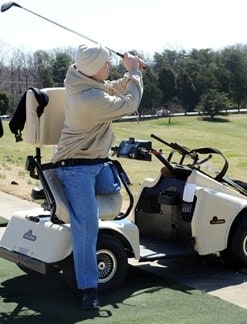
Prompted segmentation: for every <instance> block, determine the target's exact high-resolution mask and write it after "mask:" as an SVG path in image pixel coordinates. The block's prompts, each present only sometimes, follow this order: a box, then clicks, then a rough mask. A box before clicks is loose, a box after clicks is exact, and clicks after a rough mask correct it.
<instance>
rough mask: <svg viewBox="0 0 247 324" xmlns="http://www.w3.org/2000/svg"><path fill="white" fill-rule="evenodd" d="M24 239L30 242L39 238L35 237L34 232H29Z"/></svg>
mask: <svg viewBox="0 0 247 324" xmlns="http://www.w3.org/2000/svg"><path fill="white" fill-rule="evenodd" d="M23 238H24V239H26V240H29V241H36V238H37V236H35V235H33V232H32V230H29V231H28V232H27V233H25V234H24V235H23Z"/></svg>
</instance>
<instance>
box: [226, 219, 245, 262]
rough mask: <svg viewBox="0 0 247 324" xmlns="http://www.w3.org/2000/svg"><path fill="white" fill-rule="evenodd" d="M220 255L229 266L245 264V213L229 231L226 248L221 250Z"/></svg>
mask: <svg viewBox="0 0 247 324" xmlns="http://www.w3.org/2000/svg"><path fill="white" fill-rule="evenodd" d="M221 256H222V258H223V260H224V261H225V262H226V263H227V264H229V265H231V266H234V267H240V266H247V213H245V214H244V215H243V217H241V219H240V220H239V221H238V222H237V224H236V225H235V226H234V228H233V230H232V231H231V232H230V237H229V240H228V246H227V249H226V250H224V251H222V252H221Z"/></svg>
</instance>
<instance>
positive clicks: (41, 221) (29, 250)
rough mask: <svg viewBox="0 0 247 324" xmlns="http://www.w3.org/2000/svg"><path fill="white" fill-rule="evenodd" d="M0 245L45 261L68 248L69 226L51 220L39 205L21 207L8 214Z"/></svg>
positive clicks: (60, 256) (62, 255)
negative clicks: (29, 208)
mask: <svg viewBox="0 0 247 324" xmlns="http://www.w3.org/2000/svg"><path fill="white" fill-rule="evenodd" d="M37 216H39V218H38V217H37ZM40 216H42V217H40ZM0 246H2V247H4V248H6V249H8V250H9V251H14V252H17V253H20V254H22V255H25V256H28V257H31V258H33V259H37V260H40V261H42V262H46V263H53V262H57V261H61V260H63V259H65V258H66V257H67V256H68V255H70V254H71V252H72V243H71V233H70V227H69V225H68V224H63V225H58V224H54V223H52V222H51V220H50V217H49V214H48V215H46V214H45V212H44V210H43V209H42V208H37V209H34V210H26V211H21V212H18V213H15V214H14V215H13V216H12V217H11V219H10V221H9V223H8V226H7V228H6V230H5V232H4V234H3V236H2V239H1V241H0Z"/></svg>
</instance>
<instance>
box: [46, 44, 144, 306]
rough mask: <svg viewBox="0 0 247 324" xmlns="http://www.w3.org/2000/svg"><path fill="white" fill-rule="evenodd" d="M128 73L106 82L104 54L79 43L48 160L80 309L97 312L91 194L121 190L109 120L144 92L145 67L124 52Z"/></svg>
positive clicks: (125, 112) (123, 112)
mask: <svg viewBox="0 0 247 324" xmlns="http://www.w3.org/2000/svg"><path fill="white" fill-rule="evenodd" d="M123 65H124V67H125V68H126V70H127V73H126V74H125V75H124V76H123V77H122V78H121V79H119V80H116V81H109V80H107V78H108V76H109V69H110V63H109V53H108V50H107V49H106V48H104V47H103V46H101V45H100V44H93V45H81V46H79V48H78V51H77V54H76V58H75V63H74V64H72V65H71V66H70V67H69V69H68V71H67V74H66V79H65V88H66V107H65V122H64V127H63V130H62V133H61V137H60V140H59V143H58V146H57V150H56V152H55V154H54V156H53V159H52V162H53V163H54V164H55V166H56V167H57V169H56V170H57V175H58V177H59V178H60V180H61V182H62V183H63V184H64V188H65V192H66V195H67V199H68V202H69V207H70V222H71V233H72V243H73V256H74V264H75V273H76V280H77V286H78V288H79V289H80V290H81V291H82V308H83V309H97V308H99V306H100V303H99V299H98V267H97V257H96V243H97V234H98V216H99V215H98V213H99V211H98V205H97V200H96V194H103V195H105V194H111V193H115V192H117V191H118V190H120V182H119V180H118V175H117V174H116V171H115V170H114V168H113V166H112V165H111V163H109V162H108V161H107V159H108V154H109V151H110V148H111V147H112V145H113V141H114V135H113V131H112V120H114V119H118V118H120V117H123V116H125V115H129V114H132V113H134V112H136V111H137V109H138V106H139V104H140V101H141V98H142V94H143V83H142V72H141V71H142V69H143V68H144V65H145V63H144V62H143V61H142V60H141V59H140V58H139V57H136V56H132V55H130V54H128V53H125V54H124V58H123Z"/></svg>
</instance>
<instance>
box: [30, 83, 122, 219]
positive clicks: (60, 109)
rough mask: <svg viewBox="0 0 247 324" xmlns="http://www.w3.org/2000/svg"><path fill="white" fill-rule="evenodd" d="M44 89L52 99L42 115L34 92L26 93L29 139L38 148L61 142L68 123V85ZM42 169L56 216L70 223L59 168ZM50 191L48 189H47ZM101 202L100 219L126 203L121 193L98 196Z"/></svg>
mask: <svg viewBox="0 0 247 324" xmlns="http://www.w3.org/2000/svg"><path fill="white" fill-rule="evenodd" d="M41 91H44V92H45V93H46V94H47V95H48V97H49V102H48V105H47V106H46V107H45V108H44V111H43V113H42V115H41V116H40V117H38V115H37V104H38V103H37V100H36V98H35V95H34V93H33V91H31V90H28V91H27V95H26V134H27V135H26V137H27V142H28V143H30V144H33V145H35V147H37V148H41V147H42V146H45V145H54V146H55V145H57V143H58V140H59V138H60V134H61V130H62V127H63V123H64V108H65V88H45V89H42V90H41ZM42 172H43V175H44V177H45V180H46V181H45V182H47V185H49V189H50V191H51V193H52V195H53V198H54V200H55V203H56V206H55V209H56V210H55V216H56V218H58V219H59V220H61V221H63V222H64V223H68V222H69V204H68V201H67V198H66V195H65V192H64V188H63V185H62V183H61V182H60V181H59V179H58V177H57V175H56V171H55V169H48V170H47V169H46V170H43V171H42ZM41 178H42V177H41ZM42 185H43V186H44V185H46V183H42ZM48 191H49V190H45V192H48ZM97 201H98V206H99V217H100V219H102V220H112V219H114V218H115V217H116V216H118V215H119V213H120V210H121V206H122V196H121V193H120V192H117V193H115V194H111V195H97ZM53 207H54V206H53Z"/></svg>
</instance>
